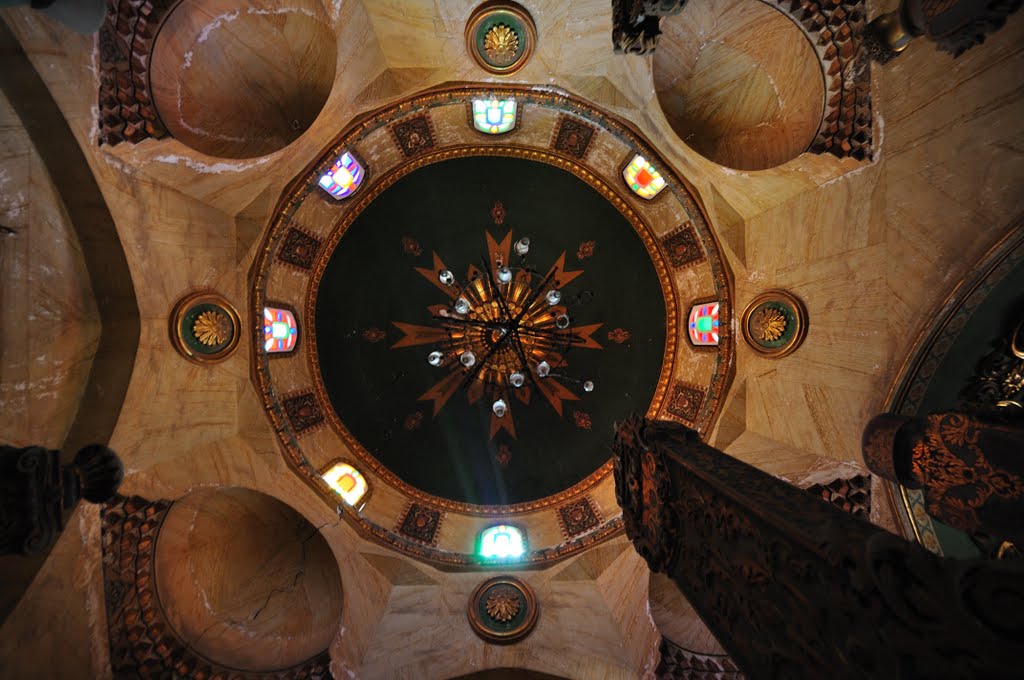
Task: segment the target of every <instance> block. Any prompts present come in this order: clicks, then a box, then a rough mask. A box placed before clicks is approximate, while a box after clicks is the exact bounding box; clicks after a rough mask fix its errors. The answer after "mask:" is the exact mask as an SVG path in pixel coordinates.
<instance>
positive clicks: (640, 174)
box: [622, 154, 665, 199]
mask: <svg viewBox="0 0 1024 680" xmlns="http://www.w3.org/2000/svg"><path fill="white" fill-rule="evenodd" d="M622 177H623V179H625V180H626V184H628V185H629V188H630V189H632V190H633V193H635V194H636V195H637V196H639V197H640V198H646V199H651V198H654V197H655V196H657V195H658V192H659V191H661V190H662V189H664V188H665V178H664V177H662V176H661V173H660V172H658V171H657V170H655V169H654V166H653V165H651V164H650V163H648V162H647V159H646V158H644V157H643V156H641V155H640V154H637V155H636V156H633V160H631V161H630V162H629V165H627V166H626V169H625V170H623V171H622Z"/></svg>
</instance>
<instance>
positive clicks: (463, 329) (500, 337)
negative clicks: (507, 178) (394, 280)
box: [427, 237, 602, 435]
mask: <svg viewBox="0 0 1024 680" xmlns="http://www.w3.org/2000/svg"><path fill="white" fill-rule="evenodd" d="M513 250H514V252H515V255H516V256H518V258H517V261H516V262H511V261H505V260H506V256H505V255H503V254H502V252H501V251H500V250H497V251H491V253H490V254H489V255H485V256H483V257H482V258H481V262H482V268H481V269H478V268H476V267H470V268H469V272H468V274H467V277H466V279H465V280H464V281H460V280H459V279H458V278H457V277H456V275H455V274H454V273H453V272H452V271H451V270H449V269H441V270H439V271H438V272H437V280H438V282H439V283H440V284H441V286H443V287H444V288H446V289H448V295H449V298H450V300H451V301H452V302H451V304H450V305H440V306H435V307H434V308H432V310H431V311H432V312H433V322H434V325H435V327H436V328H437V329H438V330H440V331H442V332H441V333H437V334H436V335H434V337H435V338H437V340H438V342H437V343H436V346H435V348H434V350H433V351H431V352H430V353H429V354H428V355H427V362H428V363H429V364H430V365H431V366H435V367H438V368H447V369H449V370H451V371H452V372H453V374H455V375H457V376H458V377H457V379H458V380H459V383H458V388H460V389H463V390H466V391H467V394H468V396H469V399H470V401H471V402H476V401H478V400H479V399H480V398H481V397H483V396H485V395H486V397H487V398H488V399H489V401H490V405H491V410H492V411H493V413H494V416H495V417H496V418H498V419H503V418H505V417H506V415H507V414H508V413H509V411H510V409H511V405H512V399H513V398H516V399H518V400H519V401H521V402H522V403H524V404H528V403H529V400H530V395H531V394H532V393H533V392H534V391H536V392H539V393H540V394H542V395H544V396H545V397H547V400H548V401H549V402H550V403H551V404H552V406H553V407H554V408H555V410H556V411H557V412H558V413H559V415H561V401H562V400H563V399H570V400H575V399H578V397H577V396H576V394H575V393H574V392H573V390H570V389H569V388H568V387H567V385H572V386H575V387H577V388H580V389H582V391H583V392H592V391H593V390H594V381H593V380H592V379H589V378H586V377H582V378H581V377H574V376H571V375H568V374H566V373H565V372H564V369H565V368H566V366H567V362H566V356H567V354H568V353H569V352H570V351H571V350H572V349H573V348H577V347H587V348H591V349H600V345H598V344H597V342H596V341H594V340H593V338H592V337H591V336H592V334H593V333H594V331H596V330H597V329H598V328H599V327H600V326H601V325H602V324H593V325H588V326H578V325H577V324H576V323H575V319H574V314H573V311H574V310H575V309H578V308H579V307H581V306H583V305H585V304H587V303H589V302H590V301H591V300H592V299H593V293H592V292H591V291H588V290H584V291H582V292H580V293H579V294H577V295H575V296H573V297H572V298H571V299H566V298H565V296H564V295H563V293H562V290H561V288H562V286H563V285H565V284H566V283H568V281H569V280H571V279H572V278H575V274H579V273H581V272H572V273H570V274H571V275H567V274H566V273H565V272H564V270H563V267H564V255H563V259H562V260H559V262H557V263H556V264H555V265H554V266H553V267H552V268H551V269H550V270H549V271H548V272H547V273H546V274H545V275H541V274H540V273H539V272H538V271H537V269H536V268H535V267H534V266H533V265H532V264H530V262H529V261H528V259H527V255H528V253H529V251H530V239H529V237H523V238H520V239H519V240H518V241H516V243H515V245H514V248H513ZM506 252H507V251H506ZM507 259H509V260H511V259H512V258H507ZM495 425H498V424H497V423H495ZM499 427H500V425H499ZM495 429H496V427H494V426H492V435H493V432H494V431H495ZM507 429H509V430H510V431H511V432H513V433H514V427H508V428H507Z"/></svg>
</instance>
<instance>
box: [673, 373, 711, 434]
mask: <svg viewBox="0 0 1024 680" xmlns="http://www.w3.org/2000/svg"><path fill="white" fill-rule="evenodd" d="M703 403H704V390H703V389H701V388H700V387H697V386H696V385H689V384H687V383H684V382H679V381H677V382H676V384H675V385H673V386H672V395H671V396H670V397H669V400H668V406H666V410H667V411H668V412H669V413H670V414H672V415H674V416H675V417H676V418H679V419H681V420H683V421H684V422H685V423H686V424H688V425H691V426H692V425H693V424H694V423H695V421H696V420H697V416H698V415H699V414H700V407H701V406H702V405H703Z"/></svg>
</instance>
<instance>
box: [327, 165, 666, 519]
mask: <svg viewBox="0 0 1024 680" xmlns="http://www.w3.org/2000/svg"><path fill="white" fill-rule="evenodd" d="M522 237H526V238H529V239H530V243H529V251H528V253H527V254H526V256H525V257H523V256H519V255H517V254H516V252H515V251H514V249H513V244H514V243H516V242H518V241H519V239H520V238H522ZM500 262H504V263H507V264H511V265H512V266H513V267H514V268H515V272H516V275H515V279H514V280H510V282H509V283H505V284H503V283H501V282H500V281H497V279H496V276H495V275H494V273H493V270H494V269H496V268H497V266H498V265H497V264H496V263H500ZM488 266H490V267H491V269H492V272H491V277H490V279H488V277H487V274H481V272H483V271H484V269H485V267H488ZM530 269H533V271H532V272H531V271H529V270H530ZM445 270H450V271H451V272H452V273H453V275H454V276H455V277H456V281H455V283H453V284H452V285H447V286H446V285H444V284H442V283H440V282H439V280H438V272H439V271H445ZM548 272H555V273H554V275H553V276H552V277H550V278H551V280H550V282H549V286H548V287H546V288H545V289H544V290H539V291H537V292H540V293H546V292H547V291H548V290H557V291H559V292H560V293H561V295H562V300H561V301H560V302H559V304H557V305H554V306H552V305H549V304H548V302H547V300H546V299H545V297H544V296H543V295H533V296H532V302H531V293H532V292H533V291H534V289H535V288H536V287H537V286H538V285H539V284H540V283H541V281H542V280H543V279H544V278H545V277H546V275H547V274H548ZM508 275H509V277H511V276H512V272H511V271H510V272H509V274H508ZM474 276H475V277H476V279H475V283H476V285H475V286H474V285H473V282H474V279H473V278H472V277H474ZM490 281H493V285H490V284H489V282H490ZM460 284H462V285H464V286H466V288H468V291H467V298H468V299H467V301H472V303H473V304H472V307H471V308H470V310H469V311H468V313H467V314H465V315H456V314H455V313H454V311H453V310H451V306H452V304H453V303H455V302H457V300H456V298H457V297H459V291H460ZM314 286H315V287H316V292H315V295H316V300H315V316H314V318H315V322H316V328H315V342H316V358H317V360H318V362H319V367H320V372H321V374H322V376H323V381H324V386H325V388H326V391H327V394H328V396H329V399H330V402H331V405H332V406H333V408H334V411H335V413H336V414H337V415H338V417H339V419H340V421H341V423H342V424H344V426H345V427H346V428H347V429H348V431H349V432H351V433H352V435H354V437H355V440H356V441H357V442H358V443H359V445H361V446H362V447H364V448H365V449H366V450H368V451H369V452H371V453H372V455H374V456H375V457H377V458H378V459H379V460H380V461H381V463H382V464H384V465H385V466H387V467H388V468H389V469H390V470H391V471H392V472H394V473H395V474H396V475H398V476H399V477H400V478H401V479H403V480H404V481H405V482H407V483H409V484H411V485H412V486H414V487H417V488H419V489H422V490H423V491H425V492H427V493H430V494H433V495H436V496H441V497H444V498H450V499H452V500H456V501H462V502H466V503H475V504H481V505H501V504H508V503H521V502H524V501H530V500H535V499H538V498H543V497H545V496H550V495H552V494H554V493H557V492H559V491H561V490H562V489H565V488H568V487H570V486H572V485H573V484H575V483H577V482H579V481H581V480H582V479H583V478H584V477H586V476H587V475H589V474H590V473H591V472H593V471H594V470H596V469H597V468H599V467H600V466H601V465H602V464H603V463H604V462H605V461H606V460H607V459H608V457H609V452H608V442H609V439H610V433H611V432H612V424H613V422H614V420H615V419H616V418H621V417H622V415H623V414H625V413H630V412H634V411H638V412H646V411H647V409H648V407H649V406H650V405H651V401H652V398H653V397H654V394H655V389H656V386H657V384H658V377H659V374H660V372H661V368H662V360H663V358H664V356H663V355H664V347H665V302H664V299H663V296H664V294H665V292H667V293H668V294H669V295H671V291H662V289H661V287H660V285H659V282H658V277H657V274H656V271H655V268H654V264H653V262H652V261H651V257H650V255H649V254H648V252H647V250H646V249H645V248H644V244H643V242H642V241H641V239H640V237H639V236H638V235H637V234H636V233H635V232H634V230H633V227H632V225H630V223H629V222H628V221H627V220H626V219H625V218H624V217H623V216H622V214H621V213H619V211H618V210H616V209H615V207H614V206H613V205H611V204H610V203H608V201H606V200H605V199H604V198H603V197H602V196H601V195H600V194H598V193H597V192H596V191H595V190H594V189H592V188H591V187H590V186H588V185H587V184H586V183H585V182H583V181H582V180H580V179H579V178H577V177H576V176H574V175H573V174H571V173H569V172H567V171H565V170H561V169H558V168H555V167H552V166H550V165H545V164H543V163H539V162H536V161H531V160H526V159H521V158H507V157H500V156H479V157H470V158H460V159H456V160H449V161H444V162H441V163H436V164H433V165H428V166H425V167H423V168H420V169H418V170H415V171H414V172H412V173H410V174H409V175H407V176H405V177H403V178H402V179H400V180H398V181H397V182H396V183H395V184H394V185H393V186H391V187H389V188H388V189H387V190H386V191H384V192H383V193H382V194H381V195H380V197H379V198H377V199H375V200H374V201H373V202H372V203H371V204H370V205H369V206H367V208H366V209H365V210H364V211H363V212H362V213H361V214H360V215H359V216H358V217H357V218H356V219H355V221H354V222H353V224H352V226H351V227H349V229H348V230H347V231H346V232H345V233H344V235H343V236H342V238H341V239H340V240H339V241H338V244H337V245H336V246H335V248H334V251H333V252H332V253H331V254H330V255H329V256H328V257H327V263H326V267H325V268H324V271H323V274H322V276H321V277H320V278H319V282H318V284H317V283H314ZM526 303H529V304H526ZM503 305H508V306H514V307H515V308H516V309H518V310H521V311H522V312H523V314H522V317H523V318H522V319H521V320H520V321H519V322H518V323H516V324H513V323H510V322H511V321H513V320H514V317H515V316H519V314H514V315H511V316H509V315H504V314H503V313H502V312H503ZM524 307H525V309H523V308H524ZM509 311H510V312H511V311H512V310H511V309H510V310H509ZM443 314H451V316H441V315H443ZM563 314H564V315H565V317H567V318H565V319H564V320H563V321H562V322H561V323H563V324H567V325H568V324H569V323H571V326H568V327H567V328H566V329H564V330H562V329H559V328H558V326H557V323H558V321H557V319H558V318H559V317H561V316H562V315H563ZM569 319H571V322H570V321H569ZM311 332H313V331H311ZM452 335H454V336H455V337H456V338H457V339H458V340H457V341H456V342H455V343H454V345H455V346H458V348H459V349H461V350H463V351H469V352H471V353H472V354H473V356H474V365H473V366H472V367H468V368H467V367H465V366H463V365H462V364H461V363H460V362H459V361H458V358H459V357H458V356H454V355H452V354H451V353H448V354H447V355H446V356H444V357H443V358H442V359H441V361H443V362H444V363H442V365H440V366H432V365H430V364H429V363H428V354H429V353H430V352H431V351H432V350H436V348H444V347H445V346H447V345H451V344H452V342H451V340H452V338H451V336H452ZM563 347H564V348H565V349H567V350H568V351H566V352H565V353H564V354H563V353H562V351H561V350H562V348H563ZM520 351H521V352H523V355H522V358H521V357H520V356H519V354H518V352H520ZM556 357H557V358H560V359H561V365H557V364H556V365H552V366H551V374H550V375H549V376H547V377H546V378H541V377H539V376H537V375H536V368H535V367H536V365H537V364H538V363H539V362H540V361H543V360H545V358H547V359H549V360H550V361H551V362H552V363H553V364H555V358H556ZM524 359H525V360H527V361H528V365H527V366H526V367H524V365H523V364H524ZM517 371H521V373H520V376H522V378H521V379H522V380H523V381H524V383H523V384H522V386H521V387H518V388H516V387H513V386H511V385H509V384H508V380H507V378H508V376H509V375H510V374H513V373H515V372H517ZM527 376H529V377H527ZM586 383H590V384H587V386H588V387H590V386H592V387H593V390H592V391H589V392H588V391H586V389H585V387H584V384H586ZM498 400H500V401H501V402H502V403H504V404H506V405H507V406H506V409H507V412H505V413H503V415H502V416H500V417H499V416H498V415H496V414H495V412H494V409H493V404H494V403H495V402H496V401H498Z"/></svg>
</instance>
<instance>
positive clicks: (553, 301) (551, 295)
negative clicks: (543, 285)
mask: <svg viewBox="0 0 1024 680" xmlns="http://www.w3.org/2000/svg"><path fill="white" fill-rule="evenodd" d="M544 298H545V299H546V300H547V301H548V304H549V305H552V306H554V305H557V304H558V303H559V302H561V301H562V293H561V292H559V291H558V289H557V288H552V289H551V290H549V291H548V292H547V293H546V294H545V295H544Z"/></svg>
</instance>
